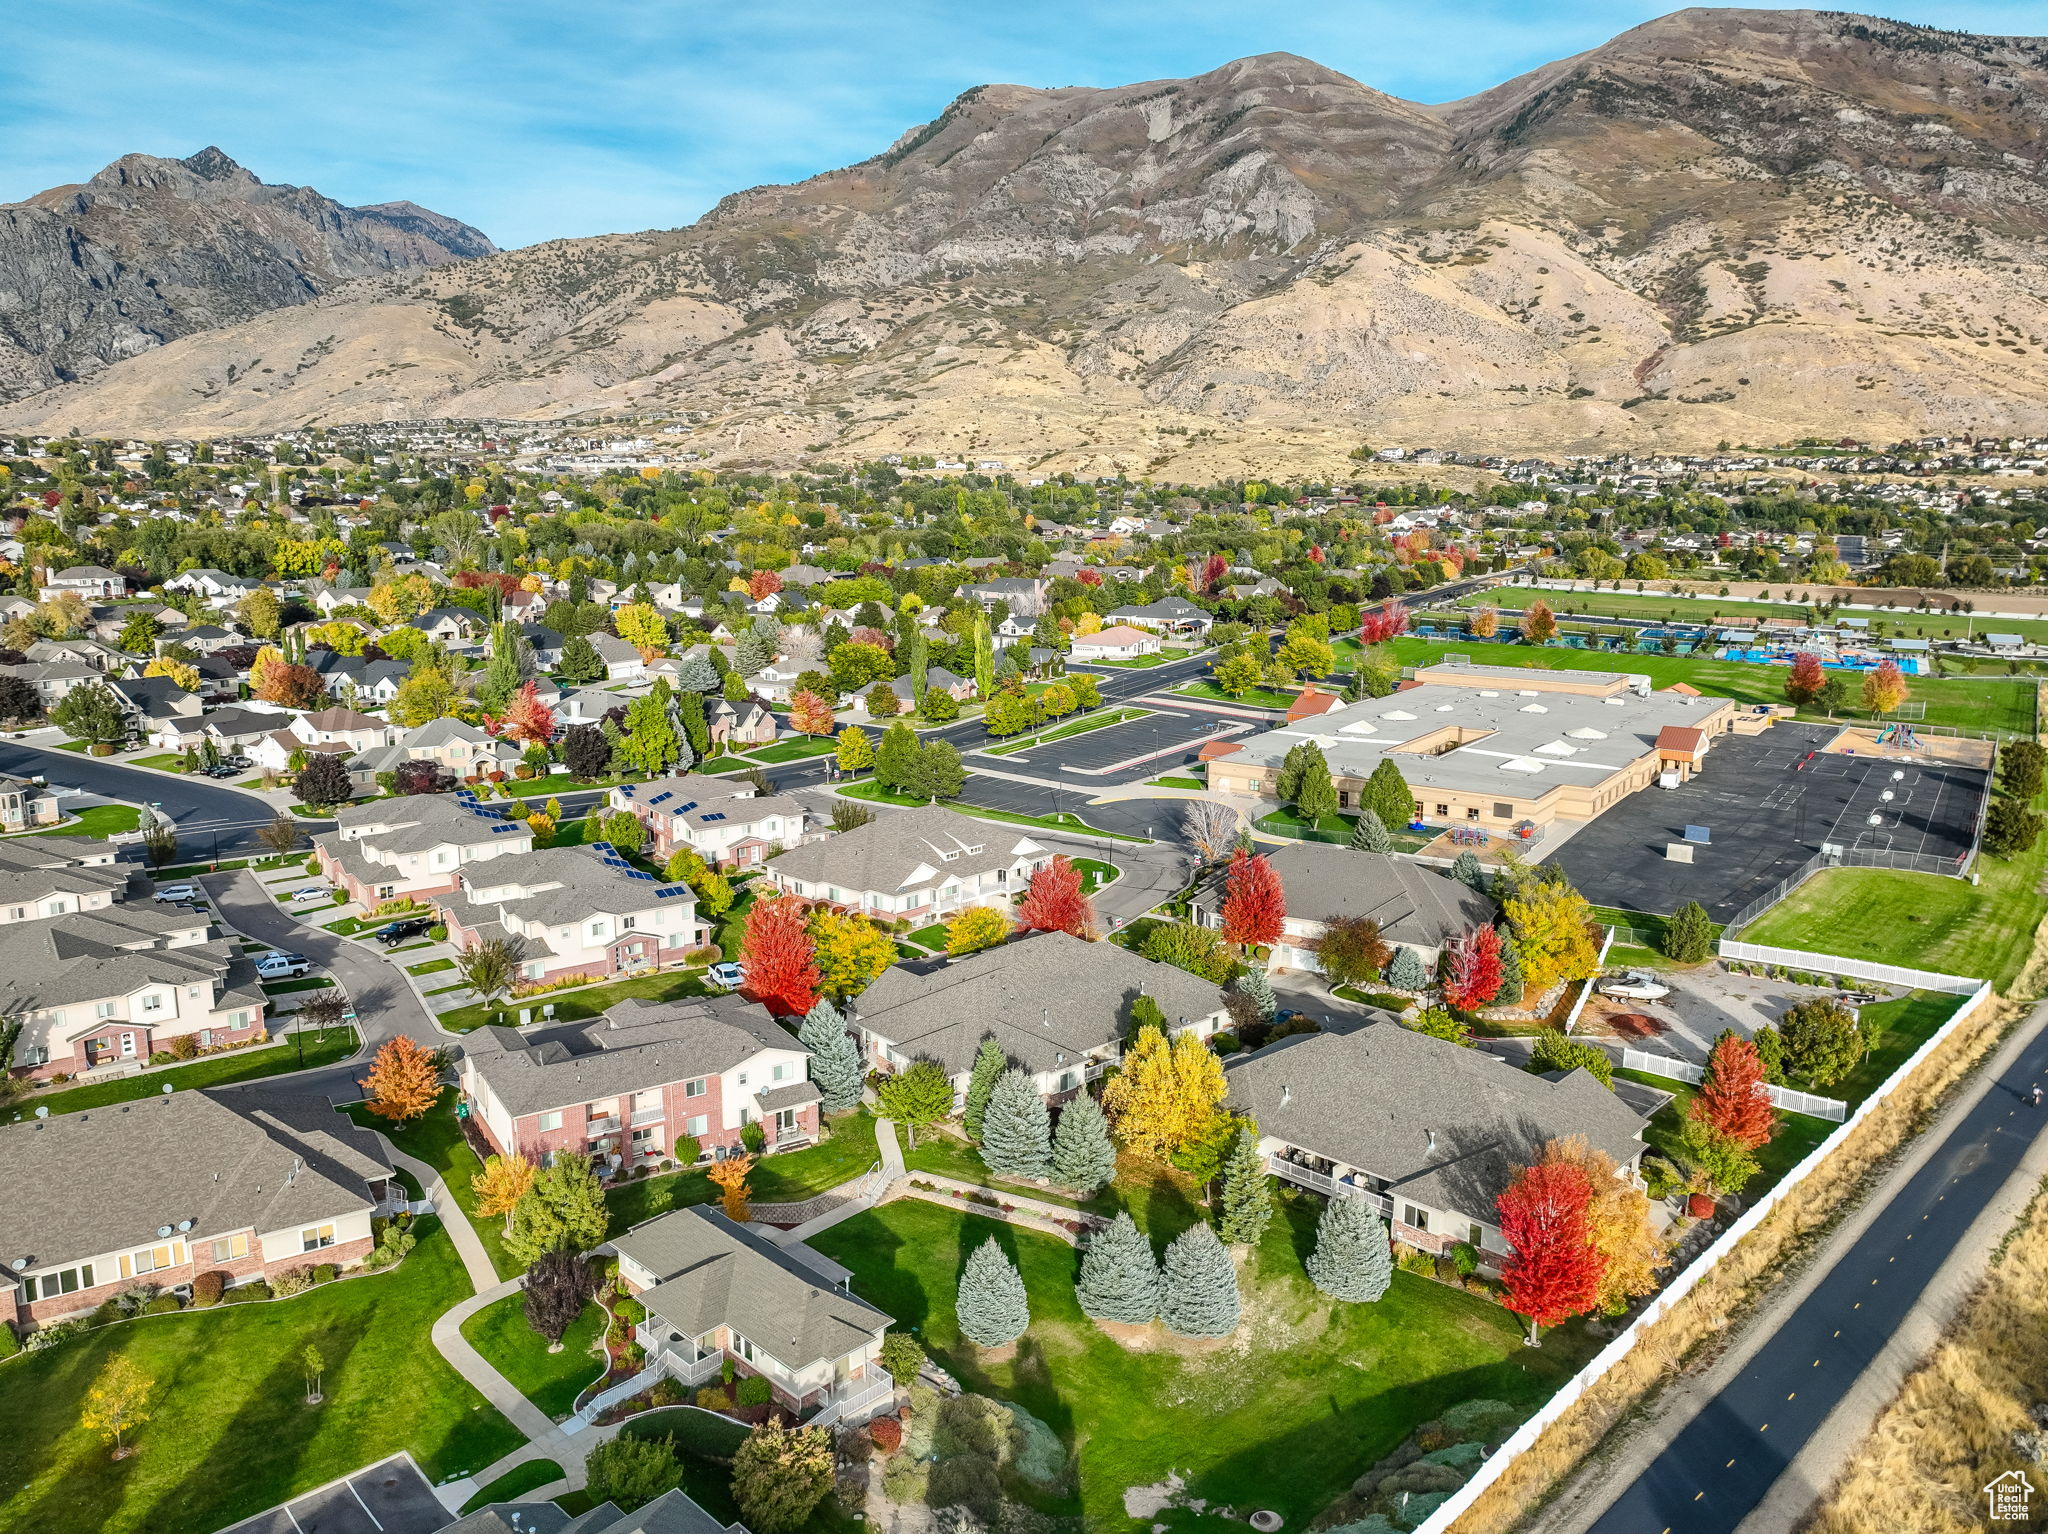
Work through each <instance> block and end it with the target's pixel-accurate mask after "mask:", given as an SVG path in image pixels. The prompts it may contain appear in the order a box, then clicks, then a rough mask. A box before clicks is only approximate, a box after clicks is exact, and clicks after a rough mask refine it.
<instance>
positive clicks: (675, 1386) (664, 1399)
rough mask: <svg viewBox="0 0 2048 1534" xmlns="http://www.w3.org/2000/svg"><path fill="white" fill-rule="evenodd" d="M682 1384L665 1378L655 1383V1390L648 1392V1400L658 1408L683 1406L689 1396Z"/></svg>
mask: <svg viewBox="0 0 2048 1534" xmlns="http://www.w3.org/2000/svg"><path fill="white" fill-rule="evenodd" d="M688 1393H689V1392H687V1391H686V1390H684V1389H683V1387H682V1385H681V1383H680V1382H678V1381H676V1380H673V1379H669V1378H668V1377H666V1376H663V1377H662V1378H661V1379H658V1380H656V1381H655V1382H654V1388H653V1389H652V1390H650V1391H648V1392H647V1399H648V1400H649V1401H651V1402H653V1403H654V1404H655V1405H656V1406H681V1405H682V1404H683V1398H684V1397H685V1396H686V1395H687V1394H688Z"/></svg>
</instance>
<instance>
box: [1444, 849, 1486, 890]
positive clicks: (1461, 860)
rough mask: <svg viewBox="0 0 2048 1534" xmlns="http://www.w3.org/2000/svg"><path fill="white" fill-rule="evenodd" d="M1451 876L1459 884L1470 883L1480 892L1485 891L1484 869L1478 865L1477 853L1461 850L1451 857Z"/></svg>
mask: <svg viewBox="0 0 2048 1534" xmlns="http://www.w3.org/2000/svg"><path fill="white" fill-rule="evenodd" d="M1451 877H1452V878H1453V879H1456V880H1457V881H1458V882H1459V883H1460V884H1467V885H1470V886H1471V887H1472V888H1473V889H1476V890H1477V891H1479V893H1480V894H1482V895H1483V894H1485V893H1486V870H1485V869H1484V868H1481V867H1480V866H1479V854H1478V853H1476V852H1461V853H1459V854H1458V855H1457V856H1456V857H1454V858H1452V859H1451Z"/></svg>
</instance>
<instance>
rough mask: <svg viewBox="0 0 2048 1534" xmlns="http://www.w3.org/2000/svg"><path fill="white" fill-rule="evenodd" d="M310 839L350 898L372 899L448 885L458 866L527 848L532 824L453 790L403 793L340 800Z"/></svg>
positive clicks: (437, 890)
mask: <svg viewBox="0 0 2048 1534" xmlns="http://www.w3.org/2000/svg"><path fill="white" fill-rule="evenodd" d="M334 820H335V829H334V831H333V832H332V833H331V834H329V835H326V836H317V837H315V838H314V839H313V850H314V851H315V852H317V853H318V854H319V855H320V865H321V870H322V872H324V873H325V874H326V875H327V877H328V878H330V879H332V880H334V881H335V883H337V884H338V885H340V886H341V887H342V888H343V889H345V890H347V891H348V895H349V898H350V899H351V900H355V901H359V902H362V903H364V904H366V905H375V904H377V903H379V902H381V901H385V900H395V899H398V898H400V897H402V896H415V897H418V896H431V895H437V894H442V893H444V892H446V891H449V890H453V889H455V888H456V887H457V885H458V884H459V882H460V878H461V874H462V870H463V869H464V868H465V867H468V866H470V865H472V864H476V863H485V862H489V861H490V860H491V859H493V858H502V857H506V856H509V855H510V854H512V853H515V852H531V851H532V850H533V832H532V831H530V830H528V829H527V825H526V822H525V821H523V820H512V819H509V818H507V817H505V816H503V815H500V814H499V813H498V812H497V811H496V810H491V809H486V808H484V807H483V806H482V805H479V804H477V803H475V802H474V801H472V800H469V799H466V798H463V797H461V796H459V795H455V794H409V795H403V796H401V797H399V798H396V799H375V800H372V801H371V802H369V803H368V804H351V805H344V806H343V807H342V808H341V809H339V810H337V811H336V812H335V816H334Z"/></svg>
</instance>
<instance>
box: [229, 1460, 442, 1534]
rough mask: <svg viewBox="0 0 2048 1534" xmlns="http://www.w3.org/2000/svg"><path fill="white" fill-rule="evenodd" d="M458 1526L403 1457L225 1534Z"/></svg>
mask: <svg viewBox="0 0 2048 1534" xmlns="http://www.w3.org/2000/svg"><path fill="white" fill-rule="evenodd" d="M454 1521H455V1515H454V1514H453V1513H450V1512H449V1511H448V1510H447V1509H446V1508H444V1507H442V1506H441V1504H440V1502H439V1501H438V1500H437V1499H436V1498H435V1496H434V1488H433V1486H432V1485H431V1484H429V1482H428V1480H427V1478H426V1477H425V1476H424V1475H422V1474H421V1473H420V1470H419V1467H418V1466H417V1465H415V1464H413V1462H412V1458H411V1456H410V1455H404V1454H401V1455H397V1456H395V1457H394V1458H391V1459H387V1460H385V1461H383V1462H382V1463H380V1464H375V1465H371V1466H369V1467H368V1468H367V1469H364V1470H358V1471H357V1472H356V1473H355V1474H354V1475H352V1476H349V1477H348V1478H347V1479H346V1480H341V1481H336V1482H335V1483H334V1484H333V1485H331V1486H323V1487H321V1488H320V1489H319V1490H318V1491H311V1492H308V1493H306V1495H305V1496H303V1497H298V1498H295V1499H293V1500H292V1501H290V1502H287V1503H285V1504H284V1505H283V1506H281V1507H274V1508H272V1509H271V1510H270V1511H269V1512H267V1513H259V1514H257V1516H256V1517H254V1518H251V1519H249V1520H247V1521H246V1522H243V1523H238V1524H236V1525H235V1526H234V1527H233V1528H230V1529H224V1530H222V1531H221V1534H434V1531H435V1530H436V1529H445V1528H446V1527H448V1525H449V1524H451V1523H453V1522H454Z"/></svg>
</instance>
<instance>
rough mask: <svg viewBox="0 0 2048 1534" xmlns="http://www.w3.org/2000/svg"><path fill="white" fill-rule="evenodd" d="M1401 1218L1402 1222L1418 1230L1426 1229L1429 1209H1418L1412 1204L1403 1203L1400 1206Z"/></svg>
mask: <svg viewBox="0 0 2048 1534" xmlns="http://www.w3.org/2000/svg"><path fill="white" fill-rule="evenodd" d="M1401 1220H1402V1223H1404V1224H1407V1225H1411V1226H1413V1227H1414V1228H1415V1229H1417V1230H1420V1231H1427V1230H1428V1229H1429V1211H1428V1210H1427V1209H1418V1208H1417V1207H1416V1206H1415V1205H1413V1204H1403V1205H1402V1206H1401Z"/></svg>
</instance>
